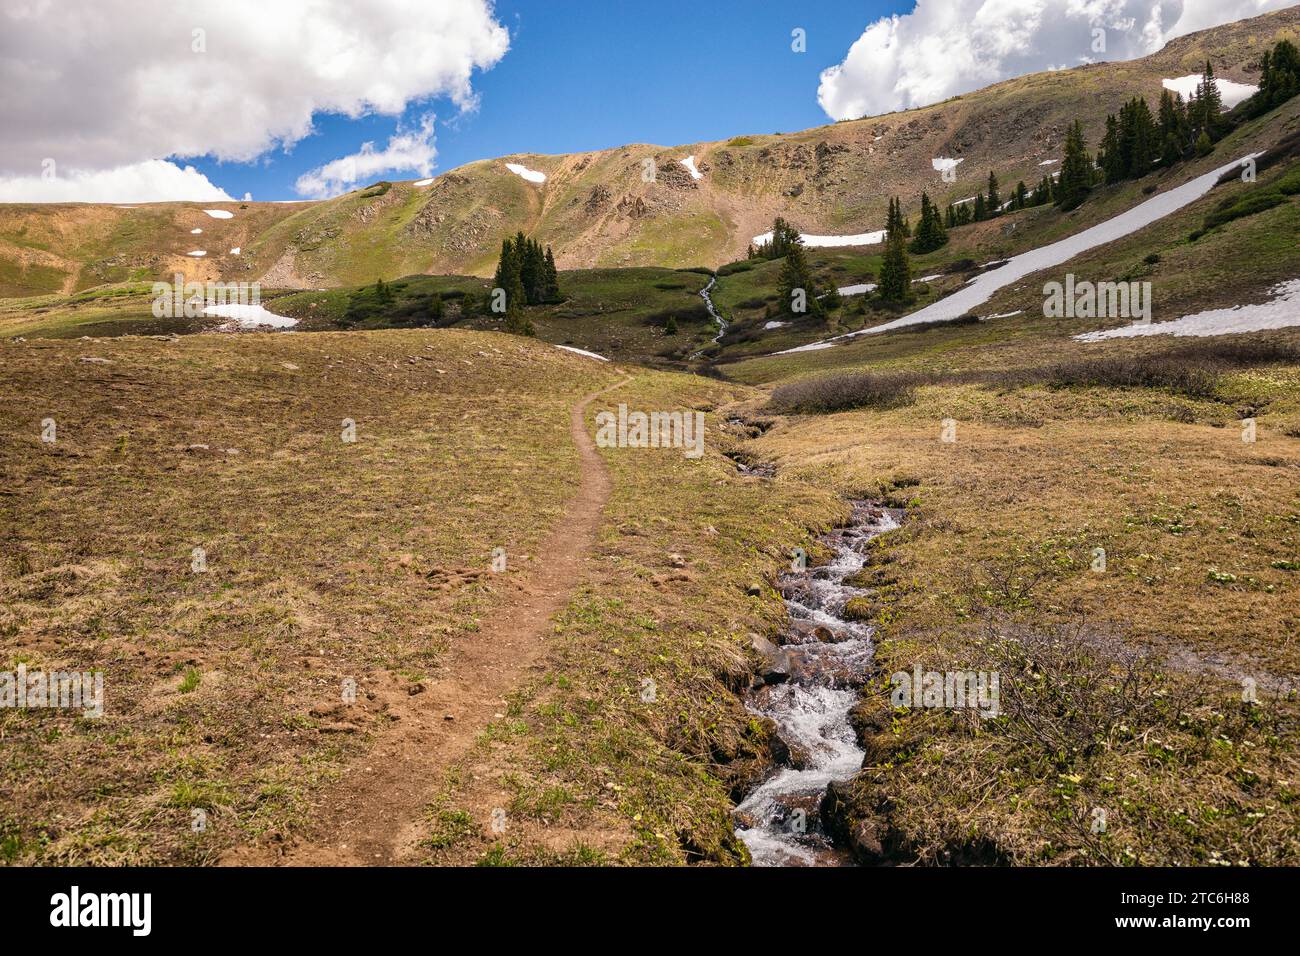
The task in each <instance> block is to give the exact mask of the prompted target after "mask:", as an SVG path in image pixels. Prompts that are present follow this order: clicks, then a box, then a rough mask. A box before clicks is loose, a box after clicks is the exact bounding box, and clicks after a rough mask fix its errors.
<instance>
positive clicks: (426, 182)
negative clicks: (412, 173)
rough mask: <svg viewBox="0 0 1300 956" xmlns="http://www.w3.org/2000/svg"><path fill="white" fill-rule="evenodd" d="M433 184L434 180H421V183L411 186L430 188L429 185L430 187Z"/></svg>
mask: <svg viewBox="0 0 1300 956" xmlns="http://www.w3.org/2000/svg"><path fill="white" fill-rule="evenodd" d="M432 182H433V179H432V178H430V179H421V180H420V181H419V182H415V183H412V184H411V185H412V186H428V185H430V184H431V183H432Z"/></svg>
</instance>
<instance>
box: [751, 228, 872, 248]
mask: <svg viewBox="0 0 1300 956" xmlns="http://www.w3.org/2000/svg"><path fill="white" fill-rule="evenodd" d="M799 238H800V239H802V240H803V244H804V245H805V246H808V247H809V248H810V249H817V248H821V249H831V248H835V247H836V246H874V245H876V244H877V243H880V242H884V241H885V230H883V229H881V230H880V231H879V232H860V233H858V234H857V235H855V236H814V235H811V234H809V233H806V232H801V233H799ZM771 241H772V234H771V233H770V232H765V233H763V234H762V235H761V236H755V237H754V245H756V246H761V245H763V243H765V242H771Z"/></svg>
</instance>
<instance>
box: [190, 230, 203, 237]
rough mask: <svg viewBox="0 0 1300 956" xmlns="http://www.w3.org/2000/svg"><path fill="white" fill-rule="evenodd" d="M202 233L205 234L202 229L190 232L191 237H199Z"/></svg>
mask: <svg viewBox="0 0 1300 956" xmlns="http://www.w3.org/2000/svg"><path fill="white" fill-rule="evenodd" d="M202 232H203V230H202V229H191V230H190V235H191V236H197V235H199V234H200V233H202Z"/></svg>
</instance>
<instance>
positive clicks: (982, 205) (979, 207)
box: [972, 193, 989, 222]
mask: <svg viewBox="0 0 1300 956" xmlns="http://www.w3.org/2000/svg"><path fill="white" fill-rule="evenodd" d="M972 216H973V218H974V219H975V221H976V222H983V221H984V220H985V219H987V218H988V217H989V207H988V203H986V202H985V201H984V194H983V193H980V194H979V195H978V196H976V197H975V211H974V212H973V213H972Z"/></svg>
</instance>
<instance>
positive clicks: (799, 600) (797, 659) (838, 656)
mask: <svg viewBox="0 0 1300 956" xmlns="http://www.w3.org/2000/svg"><path fill="white" fill-rule="evenodd" d="M897 527H898V519H897V517H896V516H895V515H894V514H892V513H890V512H889V511H887V510H885V509H883V508H879V507H876V506H874V505H872V504H870V503H867V502H855V503H854V507H853V519H852V522H851V524H850V525H849V526H848V527H847V528H842V529H839V530H837V531H833V532H831V533H830V534H828V535H826V536H825V537H824V538H823V539H822V540H823V541H824V542H825V543H826V544H828V545H830V547H831V548H832V549H833V553H834V556H833V557H832V559H831V561H830V563H828V564H825V565H822V566H820V567H817V568H809V569H808V570H806V571H794V572H791V573H789V574H786V575H783V576H782V578H781V581H780V586H781V593H782V594H784V595H785V596H786V599H785V603H786V609H787V611H788V612H789V616H790V623H789V625H788V626H787V628H786V633H785V634H784V635H783V636H782V638H781V640H782V642H783V645H782V650H783V651H785V653H786V654H787V655H788V657H789V661H790V667H789V670H790V679H789V680H788V681H787V682H785V683H780V684H768V685H766V686H764V687H761V688H759V689H758V690H756V691H754V692H752V693H751V694H750V695H749V698H748V699H747V700H746V706H747V707H748V708H749V709H750V711H751V712H753V713H755V714H758V715H761V716H763V717H769V718H771V719H772V720H773V721H775V723H776V726H777V731H778V733H779V734H780V737H781V739H782V740H783V741H785V743H786V745H787V746H788V747H789V748H790V750H791V752H792V755H795V756H794V759H792V761H791V762H792V763H795V762H797V763H798V764H800V766H799V767H795V766H789V767H782V768H780V769H778V770H777V772H776V773H775V774H773V775H772V776H771V777H769V778H768V779H767V780H765V781H764V782H763V783H762V784H760V785H759V786H758V787H757V788H756V789H755V790H754V791H753V792H752V793H750V794H749V795H748V796H747V797H746V798H745V800H744V801H743V802H742V803H741V804H740V806H738V807H737V808H736V819H737V821H738V827H737V830H736V834H737V836H739V837H740V839H741V840H743V841H744V842H745V845H746V846H747V847H749V852H750V855H751V856H752V857H753V860H754V864H755V865H756V866H791V865H792V866H836V865H841V864H843V863H844V862H845V857H844V854H843V853H842V852H840V851H838V850H836V849H835V847H833V846H832V845H831V842H830V840H829V838H828V837H827V836H826V835H825V833H824V831H823V830H822V828H821V825H820V823H819V822H818V811H817V808H818V805H819V804H820V803H821V799H822V795H823V794H824V793H825V791H826V787H827V785H828V784H830V783H831V782H832V781H838V780H847V779H848V778H850V777H852V776H853V775H854V774H855V773H857V772H858V771H859V770H860V769H861V768H862V758H863V750H862V748H861V747H860V746H859V745H858V740H857V734H856V733H855V732H854V730H853V727H852V726H851V725H850V723H849V711H850V710H852V709H853V706H854V705H855V704H857V702H858V688H859V687H860V686H861V684H862V682H863V681H864V680H865V679H866V677H867V674H868V669H869V667H870V665H871V656H872V651H873V645H872V635H873V634H874V633H875V628H874V627H873V626H872V625H870V624H866V623H863V622H861V621H849V620H845V619H844V605H845V603H846V602H847V601H848V600H849V599H850V598H853V597H858V596H860V595H864V594H868V593H870V592H869V591H868V590H867V589H865V588H859V587H854V586H852V585H849V584H846V583H845V579H846V578H848V577H850V576H852V575H853V574H855V573H857V572H858V571H860V570H861V569H862V566H863V564H864V563H865V561H866V558H865V551H866V548H867V545H868V543H869V542H870V541H871V540H872V539H873V538H875V537H877V536H878V535H881V534H883V533H884V532H886V531H889V530H891V529H893V528H897ZM827 638H830V639H829V640H828V639H827Z"/></svg>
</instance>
